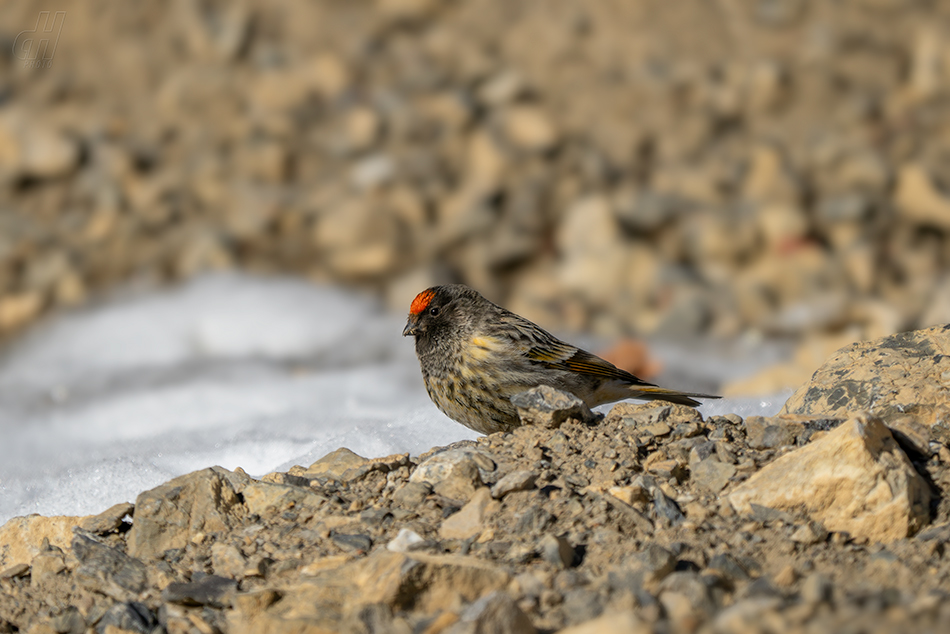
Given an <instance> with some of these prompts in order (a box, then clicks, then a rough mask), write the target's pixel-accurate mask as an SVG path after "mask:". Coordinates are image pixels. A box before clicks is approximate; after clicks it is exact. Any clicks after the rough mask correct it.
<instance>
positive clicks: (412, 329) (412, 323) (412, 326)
mask: <svg viewBox="0 0 950 634" xmlns="http://www.w3.org/2000/svg"><path fill="white" fill-rule="evenodd" d="M416 321H417V320H416V319H415V318H413V317H412V316H410V317H409V321H407V322H406V327H405V328H403V329H402V336H403V337H408V336H410V335H412V336H413V337H415V336H416Z"/></svg>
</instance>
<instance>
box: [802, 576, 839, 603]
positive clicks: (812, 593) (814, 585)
mask: <svg viewBox="0 0 950 634" xmlns="http://www.w3.org/2000/svg"><path fill="white" fill-rule="evenodd" d="M832 590H833V585H832V583H831V579H829V578H828V576H827V575H825V574H824V573H821V572H813V573H811V574H810V575H808V576H807V577H805V579H804V580H803V581H802V589H801V594H802V600H803V601H805V602H806V603H822V602H824V601H830V600H831V594H832Z"/></svg>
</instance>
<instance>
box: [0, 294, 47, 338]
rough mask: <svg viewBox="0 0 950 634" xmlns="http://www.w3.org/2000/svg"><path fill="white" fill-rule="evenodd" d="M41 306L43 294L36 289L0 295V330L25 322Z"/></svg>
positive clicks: (17, 326)
mask: <svg viewBox="0 0 950 634" xmlns="http://www.w3.org/2000/svg"><path fill="white" fill-rule="evenodd" d="M42 308H43V296H42V295H41V294H40V293H39V292H37V291H28V292H25V293H18V294H11V295H4V296H0V332H4V331H9V330H14V329H16V328H19V327H20V326H23V325H25V324H27V323H28V322H30V321H32V320H33V319H34V318H35V317H36V316H37V315H38V314H39V313H40V310H41V309H42Z"/></svg>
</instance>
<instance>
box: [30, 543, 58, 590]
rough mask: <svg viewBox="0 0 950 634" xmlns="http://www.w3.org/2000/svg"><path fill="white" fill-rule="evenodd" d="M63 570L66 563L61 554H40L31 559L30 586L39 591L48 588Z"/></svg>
mask: <svg viewBox="0 0 950 634" xmlns="http://www.w3.org/2000/svg"><path fill="white" fill-rule="evenodd" d="M65 570H66V562H65V561H64V560H63V553H62V552H59V551H44V552H41V553H40V554H39V555H37V556H36V557H34V558H33V564H32V566H30V586H31V587H33V588H37V589H39V590H42V589H44V588H48V587H49V586H51V585H53V583H54V580H55V579H56V578H57V577H61V575H62V573H63V572H65Z"/></svg>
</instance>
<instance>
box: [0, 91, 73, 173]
mask: <svg viewBox="0 0 950 634" xmlns="http://www.w3.org/2000/svg"><path fill="white" fill-rule="evenodd" d="M79 159H80V152H79V146H78V144H77V143H76V141H75V140H74V139H72V138H70V137H69V136H67V135H66V134H64V133H63V132H61V131H59V130H56V129H54V128H52V127H51V126H50V125H49V123H45V124H44V123H41V122H40V121H37V120H33V119H32V117H30V116H29V114H28V113H27V112H26V111H24V110H21V109H14V108H6V109H5V110H4V113H3V115H2V116H0V172H5V173H7V174H10V175H12V176H14V177H27V178H40V179H48V178H59V177H62V176H66V175H68V174H70V173H71V172H72V171H73V170H75V168H76V167H77V166H78V165H79Z"/></svg>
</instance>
